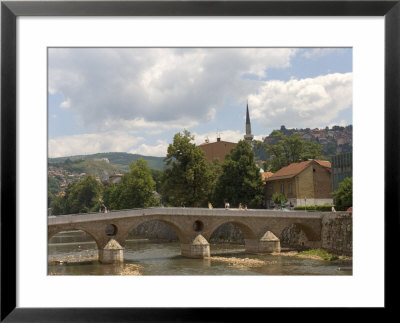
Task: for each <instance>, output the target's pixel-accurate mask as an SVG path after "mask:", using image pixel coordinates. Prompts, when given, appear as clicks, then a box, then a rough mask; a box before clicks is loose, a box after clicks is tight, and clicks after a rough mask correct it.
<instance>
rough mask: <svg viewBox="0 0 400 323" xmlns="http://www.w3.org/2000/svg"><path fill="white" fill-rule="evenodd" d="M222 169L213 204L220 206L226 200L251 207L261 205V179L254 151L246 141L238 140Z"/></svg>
mask: <svg viewBox="0 0 400 323" xmlns="http://www.w3.org/2000/svg"><path fill="white" fill-rule="evenodd" d="M222 170H223V173H222V174H221V176H220V177H219V179H218V182H217V186H216V188H215V196H214V204H215V205H217V206H222V205H223V203H224V201H225V200H227V201H228V202H229V203H230V205H232V206H235V205H239V203H242V205H244V204H246V205H248V206H249V207H253V208H261V207H262V205H263V184H262V179H261V175H260V170H259V168H258V167H257V165H256V164H255V161H254V152H253V151H252V149H251V146H250V145H249V143H248V142H246V141H244V140H241V141H239V142H238V144H237V146H236V147H235V148H233V149H232V150H231V152H230V154H228V155H227V156H226V158H225V161H224V163H223V164H222Z"/></svg>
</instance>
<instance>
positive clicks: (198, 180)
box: [161, 130, 212, 206]
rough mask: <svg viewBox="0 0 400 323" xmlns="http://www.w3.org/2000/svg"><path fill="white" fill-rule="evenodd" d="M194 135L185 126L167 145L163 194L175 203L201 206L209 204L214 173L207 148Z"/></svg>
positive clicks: (171, 202)
mask: <svg viewBox="0 0 400 323" xmlns="http://www.w3.org/2000/svg"><path fill="white" fill-rule="evenodd" d="M193 140H194V137H193V136H192V135H191V134H190V132H189V131H187V130H184V131H183V132H182V133H177V134H175V136H174V140H173V143H172V144H170V145H169V146H168V152H167V157H166V158H165V159H164V161H165V162H166V165H167V166H166V169H165V171H164V178H163V184H162V188H161V191H162V195H163V197H164V198H166V200H167V202H168V203H169V204H171V205H173V206H180V205H182V204H184V205H186V206H201V205H206V204H207V198H208V196H209V195H210V192H211V190H212V187H211V182H212V181H211V177H212V174H211V172H210V169H209V167H208V165H207V161H206V158H205V154H204V152H203V151H202V150H201V149H200V148H199V147H197V146H196V145H195V144H194V143H193V142H192V141H193Z"/></svg>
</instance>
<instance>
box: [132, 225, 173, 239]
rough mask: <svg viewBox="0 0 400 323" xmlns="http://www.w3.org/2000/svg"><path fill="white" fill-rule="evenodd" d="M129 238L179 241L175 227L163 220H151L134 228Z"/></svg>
mask: <svg viewBox="0 0 400 323" xmlns="http://www.w3.org/2000/svg"><path fill="white" fill-rule="evenodd" d="M128 238H147V239H152V240H163V241H171V242H172V241H178V240H179V239H178V236H177V235H176V233H175V231H174V229H172V228H171V227H170V226H169V225H168V224H165V223H164V222H161V221H149V222H146V223H143V224H141V225H139V226H138V227H137V228H136V229H134V230H132V231H131V233H130V234H129V237H128Z"/></svg>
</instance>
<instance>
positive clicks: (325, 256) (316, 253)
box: [272, 249, 353, 265]
mask: <svg viewBox="0 0 400 323" xmlns="http://www.w3.org/2000/svg"><path fill="white" fill-rule="evenodd" d="M272 255H273V256H283V257H296V258H302V259H314V260H321V261H329V262H330V263H332V264H337V265H351V264H352V263H353V258H352V257H349V256H345V255H335V254H330V253H328V252H326V251H324V250H322V249H310V250H306V251H283V252H274V253H272Z"/></svg>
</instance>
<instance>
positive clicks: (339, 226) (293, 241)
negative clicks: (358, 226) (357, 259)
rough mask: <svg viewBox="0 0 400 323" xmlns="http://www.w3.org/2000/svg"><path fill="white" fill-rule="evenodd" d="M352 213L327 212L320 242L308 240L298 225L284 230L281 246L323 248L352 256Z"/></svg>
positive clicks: (323, 219)
mask: <svg viewBox="0 0 400 323" xmlns="http://www.w3.org/2000/svg"><path fill="white" fill-rule="evenodd" d="M352 220H353V218H352V214H351V213H339V212H338V213H337V214H333V213H327V214H326V215H324V216H323V218H322V229H321V238H322V241H320V242H312V241H308V239H307V237H306V235H305V233H304V232H303V231H302V230H301V229H300V228H299V227H297V226H296V225H291V226H289V227H287V228H286V229H285V230H283V232H282V235H281V237H280V238H281V246H282V247H292V248H296V249H305V248H323V249H325V250H327V251H328V252H331V253H334V254H339V255H347V256H351V255H352V253H353V224H352Z"/></svg>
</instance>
